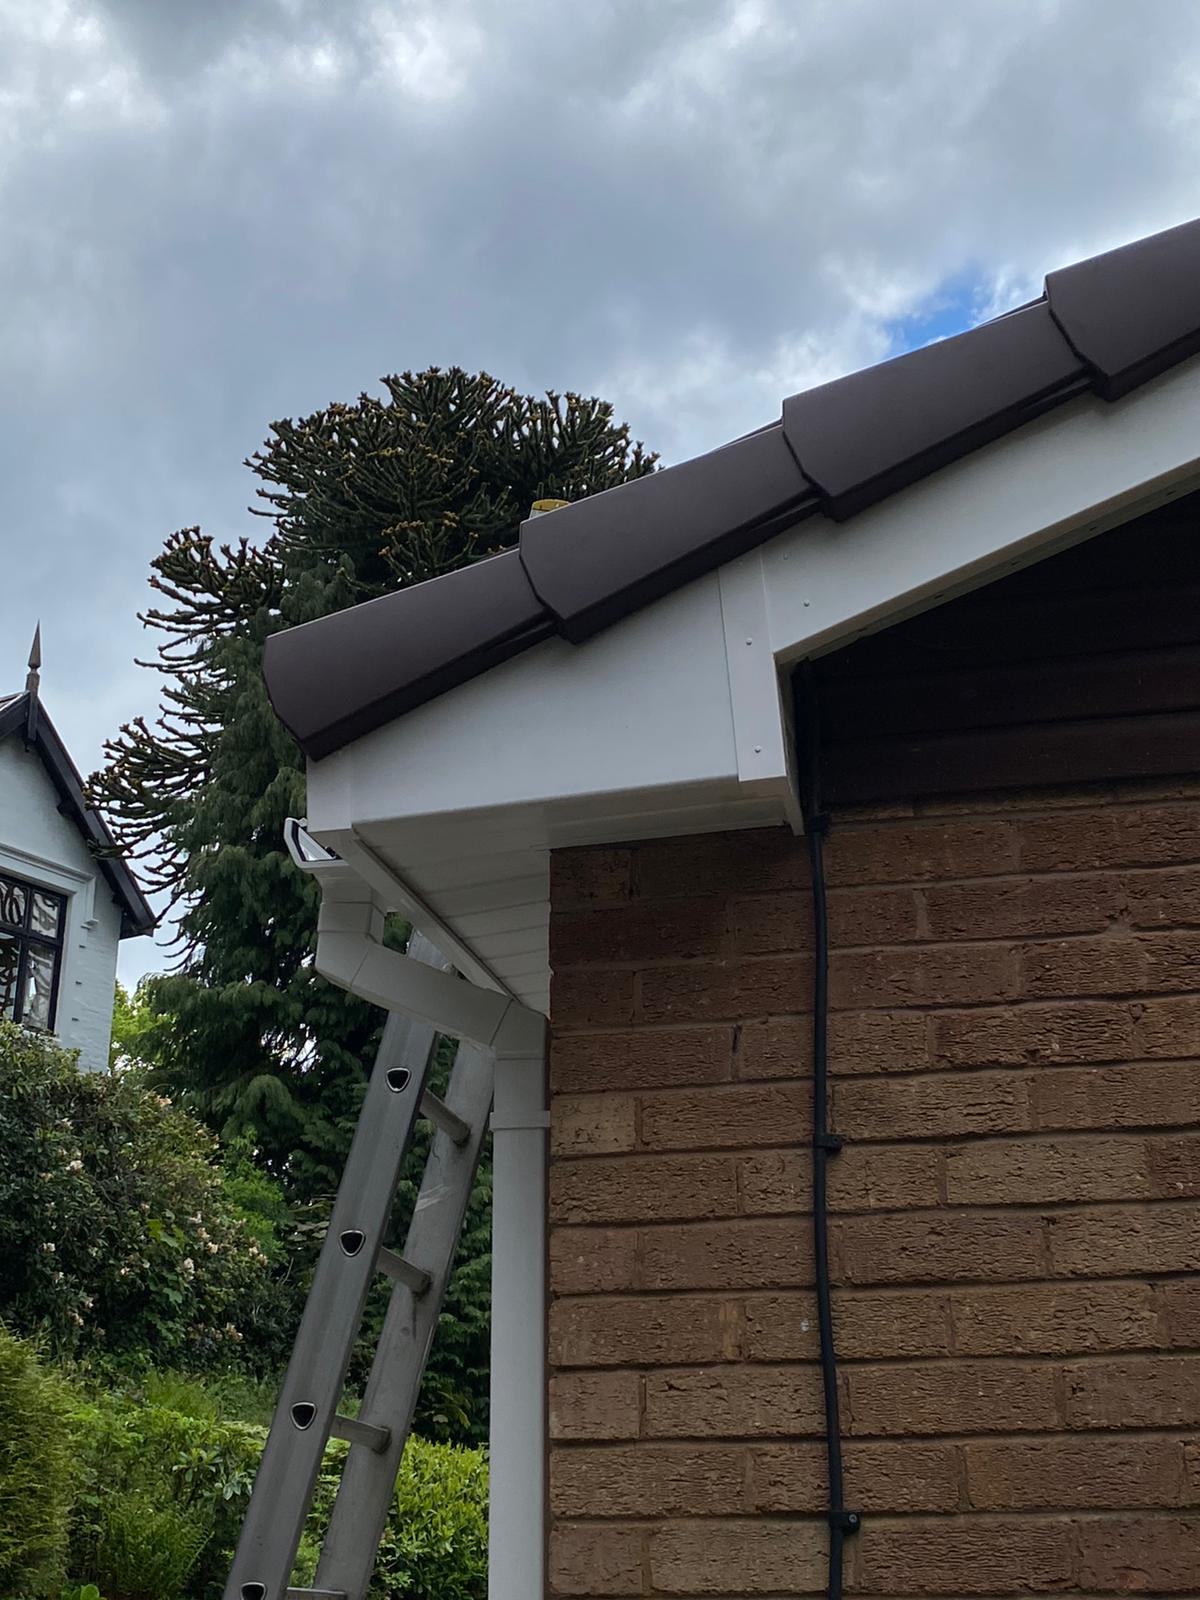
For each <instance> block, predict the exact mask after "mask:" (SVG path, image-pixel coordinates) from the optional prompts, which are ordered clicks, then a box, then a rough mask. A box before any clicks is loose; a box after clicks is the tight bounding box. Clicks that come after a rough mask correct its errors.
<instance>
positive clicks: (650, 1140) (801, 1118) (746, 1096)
mask: <svg viewBox="0 0 1200 1600" xmlns="http://www.w3.org/2000/svg"><path fill="white" fill-rule="evenodd" d="M811 1127H812V1089H811V1087H810V1085H809V1084H807V1083H766V1084H753V1083H747V1084H737V1085H735V1086H734V1087H732V1088H727V1089H726V1088H719V1089H701V1090H697V1091H695V1092H694V1093H684V1094H648V1095H646V1096H645V1097H644V1098H643V1100H642V1143H643V1144H644V1145H646V1146H649V1147H650V1148H652V1149H655V1150H704V1149H709V1150H715V1149H727V1150H731V1149H737V1148H739V1147H745V1146H753V1145H768V1146H769V1145H773V1144H778V1143H779V1140H780V1139H781V1138H790V1139H796V1140H799V1139H803V1138H804V1137H805V1135H806V1133H807V1132H808V1130H809V1129H810V1128H811Z"/></svg>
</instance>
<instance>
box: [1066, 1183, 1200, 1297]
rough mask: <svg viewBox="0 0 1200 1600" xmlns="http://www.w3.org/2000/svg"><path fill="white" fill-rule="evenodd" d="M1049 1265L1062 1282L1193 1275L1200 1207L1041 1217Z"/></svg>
mask: <svg viewBox="0 0 1200 1600" xmlns="http://www.w3.org/2000/svg"><path fill="white" fill-rule="evenodd" d="M1046 1226H1047V1230H1048V1234H1047V1236H1048V1238H1049V1241H1050V1260H1051V1262H1052V1263H1053V1267H1054V1271H1055V1272H1056V1273H1060V1274H1063V1275H1065V1276H1067V1277H1073V1278H1074V1277H1080V1278H1090V1277H1096V1278H1104V1277H1111V1276H1114V1275H1117V1274H1122V1273H1126V1274H1133V1273H1153V1272H1187V1271H1194V1270H1195V1268H1196V1265H1197V1263H1198V1262H1200V1205H1196V1204H1192V1205H1189V1204H1187V1203H1183V1202H1181V1203H1179V1204H1173V1203H1170V1202H1167V1201H1160V1202H1158V1203H1156V1204H1154V1205H1144V1206H1096V1207H1092V1208H1088V1209H1086V1210H1079V1211H1071V1212H1064V1213H1061V1214H1059V1215H1055V1216H1049V1217H1047V1218H1046Z"/></svg>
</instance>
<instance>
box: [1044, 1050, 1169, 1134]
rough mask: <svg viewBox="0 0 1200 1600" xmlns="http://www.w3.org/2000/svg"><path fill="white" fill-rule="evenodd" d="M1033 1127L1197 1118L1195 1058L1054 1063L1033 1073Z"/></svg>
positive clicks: (1130, 1125)
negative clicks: (1084, 1066)
mask: <svg viewBox="0 0 1200 1600" xmlns="http://www.w3.org/2000/svg"><path fill="white" fill-rule="evenodd" d="M1030 1093H1031V1095H1032V1100H1033V1116H1034V1123H1035V1125H1036V1126H1037V1127H1039V1128H1150V1127H1161V1126H1171V1125H1173V1124H1178V1123H1188V1122H1196V1121H1200V1061H1171V1062H1166V1063H1153V1062H1152V1063H1149V1064H1143V1063H1138V1064H1136V1065H1134V1066H1124V1067H1099V1068H1096V1067H1093V1068H1090V1069H1088V1070H1080V1071H1073V1070H1070V1069H1065V1068H1064V1069H1060V1070H1058V1071H1056V1072H1043V1073H1038V1074H1036V1075H1035V1076H1034V1078H1033V1080H1032V1082H1031V1085H1030Z"/></svg>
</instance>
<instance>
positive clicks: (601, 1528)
mask: <svg viewBox="0 0 1200 1600" xmlns="http://www.w3.org/2000/svg"><path fill="white" fill-rule="evenodd" d="M645 1560H646V1530H645V1529H644V1528H640V1527H636V1526H635V1527H622V1526H621V1524H619V1523H616V1522H582V1523H578V1522H559V1523H557V1524H555V1526H553V1527H552V1528H551V1530H550V1560H549V1574H548V1576H549V1579H550V1588H551V1592H552V1593H554V1594H556V1595H559V1594H577V1595H587V1596H588V1597H589V1600H593V1597H595V1600H598V1597H599V1596H602V1595H620V1594H632V1595H641V1594H644V1593H645V1589H644V1587H643V1582H644V1579H643V1574H644V1571H645Z"/></svg>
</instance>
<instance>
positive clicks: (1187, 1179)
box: [1146, 1133, 1200, 1265]
mask: <svg viewBox="0 0 1200 1600" xmlns="http://www.w3.org/2000/svg"><path fill="white" fill-rule="evenodd" d="M1146 1157H1147V1160H1148V1162H1149V1166H1150V1192H1151V1194H1153V1195H1154V1196H1155V1198H1157V1199H1162V1200H1183V1199H1187V1198H1195V1197H1197V1196H1200V1134H1196V1133H1173V1134H1165V1135H1162V1136H1160V1137H1157V1138H1153V1139H1147V1140H1146ZM1197 1264H1198V1265H1200V1263H1197Z"/></svg>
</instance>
